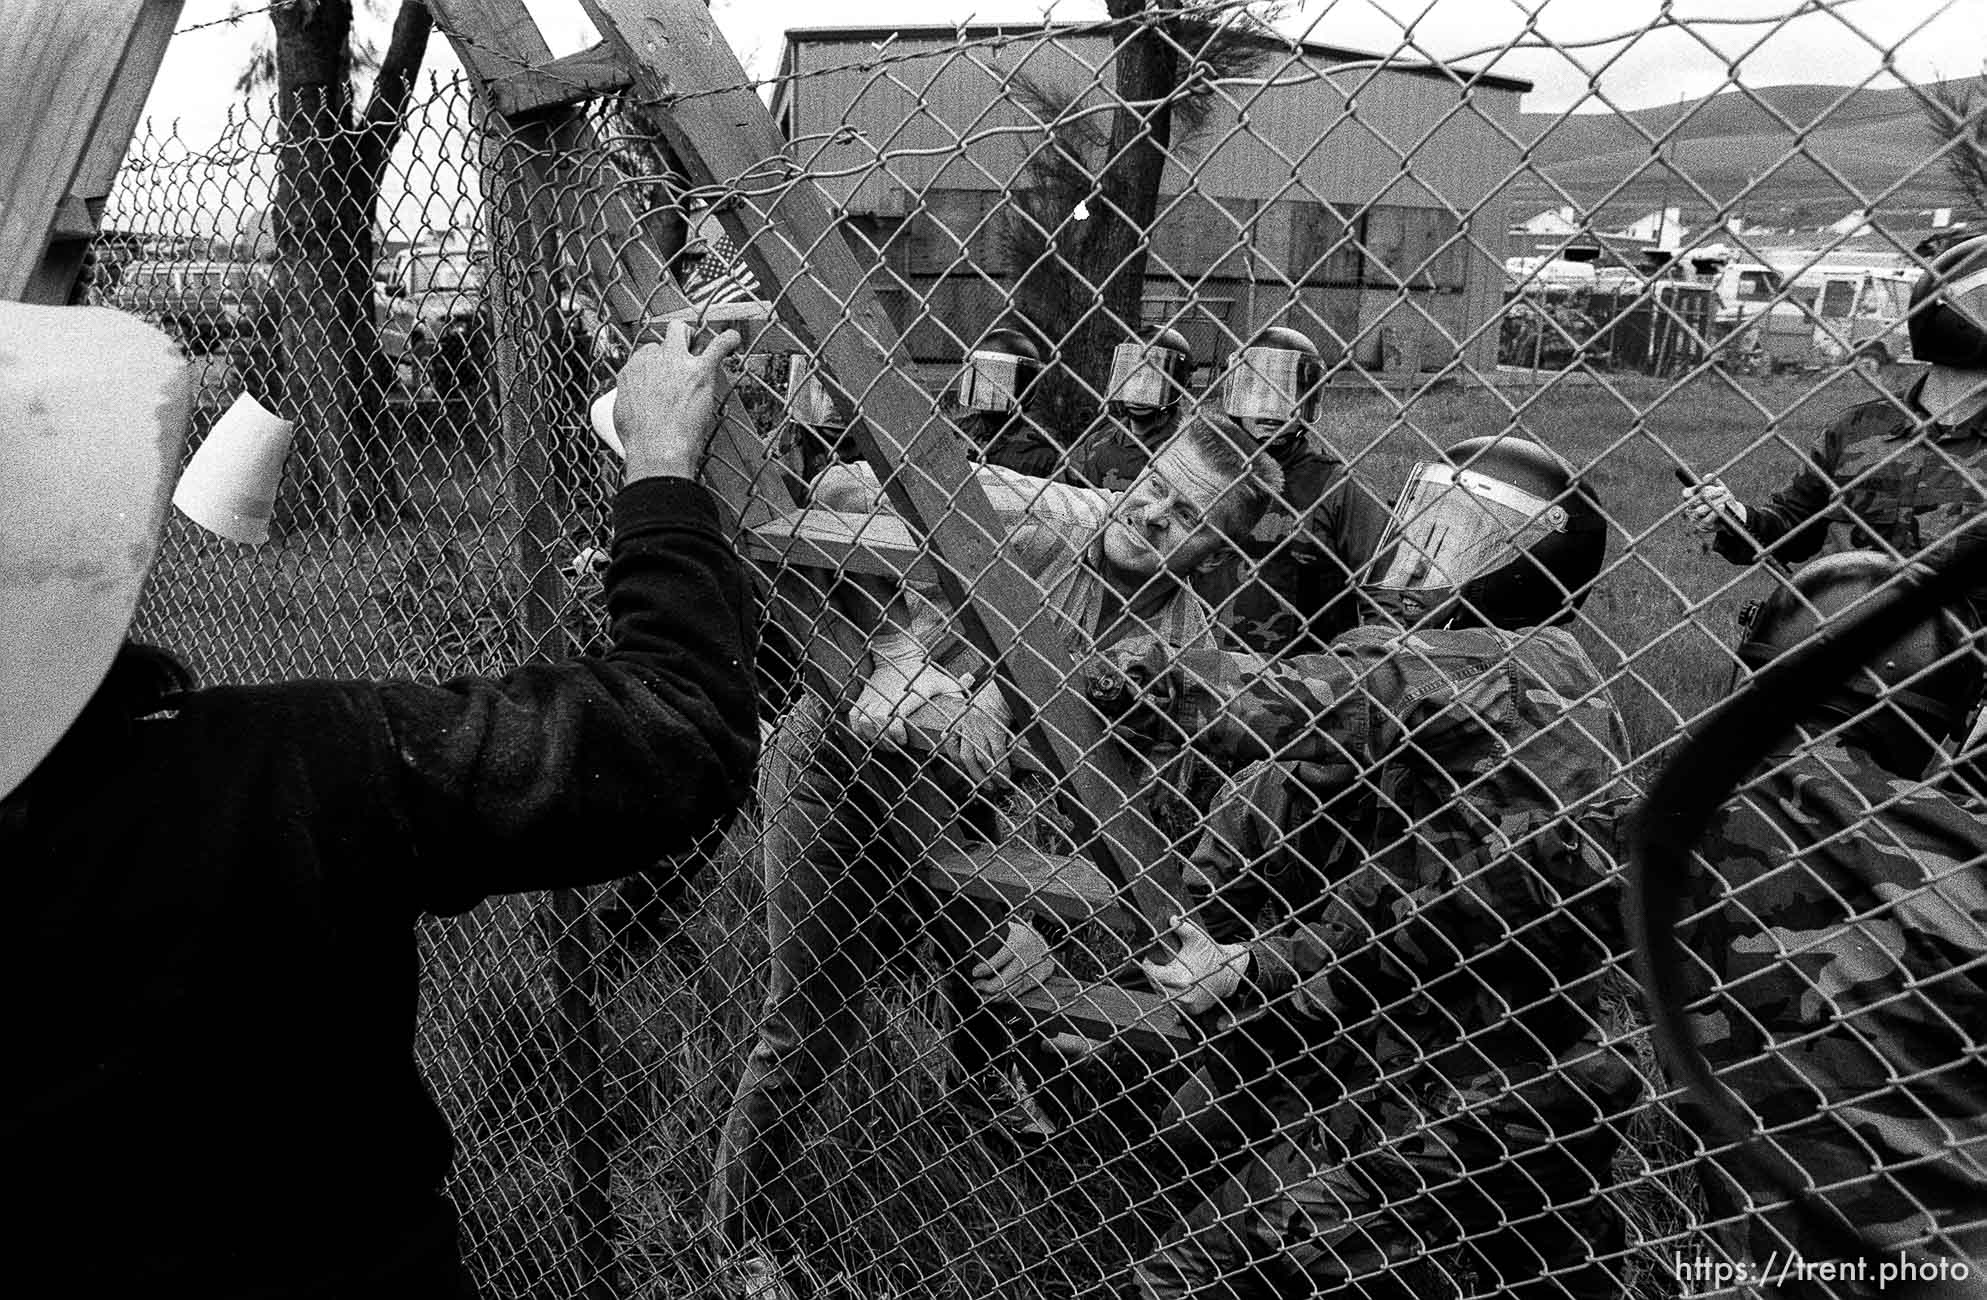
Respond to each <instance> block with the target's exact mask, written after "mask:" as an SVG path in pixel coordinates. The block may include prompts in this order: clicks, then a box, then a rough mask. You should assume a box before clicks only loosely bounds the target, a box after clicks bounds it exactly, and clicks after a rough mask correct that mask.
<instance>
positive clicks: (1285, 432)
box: [1209, 326, 1386, 654]
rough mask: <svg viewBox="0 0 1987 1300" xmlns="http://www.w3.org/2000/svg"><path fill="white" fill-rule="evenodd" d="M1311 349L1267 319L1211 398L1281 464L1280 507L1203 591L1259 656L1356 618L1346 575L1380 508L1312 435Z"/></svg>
mask: <svg viewBox="0 0 1987 1300" xmlns="http://www.w3.org/2000/svg"><path fill="white" fill-rule="evenodd" d="M1324 376H1325V368H1324V362H1323V360H1322V359H1321V358H1320V356H1319V353H1318V347H1317V345H1316V344H1315V343H1313V342H1311V340H1310V339H1308V338H1306V337H1305V336H1304V335H1303V334H1300V333H1299V332H1298V331H1296V330H1293V329H1288V328H1285V327H1283V326H1271V327H1269V328H1268V329H1265V330H1263V331H1262V332H1260V333H1259V334H1257V335H1256V336H1255V337H1254V338H1253V339H1252V340H1251V341H1250V342H1249V344H1248V346H1246V347H1244V348H1241V349H1239V350H1238V351H1237V352H1236V353H1235V355H1234V357H1233V358H1232V359H1231V360H1230V363H1229V366H1228V371H1227V373H1226V374H1225V375H1224V376H1223V377H1222V380H1221V383H1220V385H1219V390H1218V393H1217V395H1216V401H1217V403H1218V405H1219V407H1220V409H1221V411H1222V413H1223V414H1224V415H1227V416H1228V417H1229V418H1231V419H1233V420H1234V421H1235V422H1236V423H1237V424H1239V425H1241V426H1242V427H1243V428H1245V429H1247V430H1249V431H1250V432H1251V433H1252V434H1254V435H1255V437H1256V438H1257V440H1258V442H1259V443H1260V444H1261V445H1262V446H1263V447H1265V448H1266V449H1267V450H1268V452H1269V454H1270V457H1271V459H1273V460H1274V461H1275V462H1276V463H1277V465H1278V466H1279V467H1280V468H1281V469H1282V470H1283V483H1284V500H1283V505H1282V508H1281V509H1279V510H1276V511H1272V512H1271V513H1269V514H1266V515H1265V516H1264V517H1263V519H1262V520H1261V522H1259V523H1258V524H1257V525H1256V528H1255V530H1254V531H1253V532H1251V533H1250V534H1249V536H1248V537H1247V538H1245V539H1244V540H1243V542H1242V544H1241V556H1240V559H1241V564H1240V565H1239V566H1238V568H1237V569H1236V570H1234V571H1231V577H1232V578H1233V579H1234V581H1233V583H1232V588H1231V590H1229V591H1227V592H1220V591H1210V593H1209V598H1210V599H1214V600H1216V601H1217V603H1218V604H1219V605H1220V607H1221V611H1222V622H1223V623H1224V624H1225V625H1226V626H1227V627H1228V628H1229V629H1230V630H1231V632H1232V633H1233V634H1234V636H1235V638H1236V640H1238V641H1239V642H1240V643H1241V644H1242V645H1244V646H1246V647H1247V648H1249V649H1251V650H1255V651H1258V652H1260V653H1263V654H1275V653H1278V652H1282V653H1287V654H1312V653H1315V652H1317V651H1319V650H1322V649H1324V648H1325V646H1326V645H1327V644H1328V643H1329V642H1330V641H1331V639H1332V638H1333V637H1334V636H1336V635H1338V634H1339V633H1340V632H1343V631H1345V630H1346V629H1347V628H1349V627H1351V626H1352V625H1353V624H1355V623H1356V622H1358V620H1359V615H1358V611H1357V608H1356V601H1355V600H1354V599H1353V598H1352V585H1353V575H1354V574H1355V573H1356V572H1357V571H1358V569H1359V567H1360V566H1361V565H1362V564H1364V563H1365V562H1366V560H1367V559H1369V558H1370V557H1371V556H1372V554H1373V548H1374V546H1375V544H1376V543H1377V541H1378V538H1379V531H1380V528H1381V527H1382V525H1383V524H1384V523H1385V519H1386V512H1385V507H1384V506H1383V505H1382V504H1381V503H1380V501H1379V500H1378V499H1377V498H1375V497H1374V496H1373V494H1372V493H1371V492H1370V491H1368V490H1367V488H1366V486H1365V485H1364V484H1363V483H1361V482H1360V481H1359V480H1358V479H1357V478H1355V477H1354V476H1353V474H1352V473H1351V471H1350V470H1349V469H1347V467H1346V465H1345V462H1344V461H1342V460H1340V459H1339V457H1338V456H1337V455H1336V454H1334V453H1333V451H1332V450H1331V448H1330V447H1329V446H1327V445H1326V443H1325V441H1324V439H1323V438H1322V437H1321V436H1320V435H1319V434H1318V432H1317V419H1318V410H1319V406H1320V403H1321V401H1322V392H1323V384H1324Z"/></svg>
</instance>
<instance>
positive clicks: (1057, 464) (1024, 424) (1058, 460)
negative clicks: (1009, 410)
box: [979, 419, 1064, 479]
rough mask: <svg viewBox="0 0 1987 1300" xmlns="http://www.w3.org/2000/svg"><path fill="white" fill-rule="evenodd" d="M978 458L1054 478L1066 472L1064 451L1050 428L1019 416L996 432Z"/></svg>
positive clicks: (1025, 472)
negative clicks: (1050, 431)
mask: <svg viewBox="0 0 1987 1300" xmlns="http://www.w3.org/2000/svg"><path fill="white" fill-rule="evenodd" d="M979 459H980V460H981V461H982V462H984V463H985V464H988V465H998V466H1000V467H1001V468H1003V469H1011V470H1013V471H1014V472H1015V473H1017V474H1027V475H1029V476H1031V477H1033V478H1050V479H1052V478H1055V477H1056V476H1057V475H1058V474H1061V473H1062V472H1063V464H1064V451H1063V448H1062V445H1061V444H1060V443H1058V442H1057V441H1056V439H1055V437H1054V436H1053V435H1051V434H1050V433H1049V432H1048V431H1047V430H1045V429H1043V428H1041V427H1040V426H1038V425H1036V424H1034V423H1033V422H1031V421H1028V420H1020V419H1017V420H1011V421H1009V422H1008V424H1007V427H1006V428H1004V429H1002V430H1001V431H1000V432H999V433H998V434H996V435H995V436H994V440H993V441H992V442H990V443H988V444H987V447H986V450H985V451H984V452H983V453H981V455H980V457H979Z"/></svg>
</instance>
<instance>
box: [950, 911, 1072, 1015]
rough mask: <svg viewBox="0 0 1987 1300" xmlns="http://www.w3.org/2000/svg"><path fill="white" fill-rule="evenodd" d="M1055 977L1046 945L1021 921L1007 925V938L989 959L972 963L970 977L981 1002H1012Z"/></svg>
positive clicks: (1034, 930) (1036, 933) (1046, 941)
mask: <svg viewBox="0 0 1987 1300" xmlns="http://www.w3.org/2000/svg"><path fill="white" fill-rule="evenodd" d="M1055 973H1056V959H1055V958H1054V957H1053V956H1051V955H1050V953H1049V941H1048V940H1047V939H1044V938H1043V937H1042V935H1041V932H1040V931H1038V930H1036V929H1035V927H1034V926H1032V925H1029V924H1027V923H1026V922H1024V921H1009V922H1008V923H1007V938H1005V939H1003V940H1002V941H1001V945H1000V951H999V952H996V953H995V954H994V955H993V956H992V957H991V958H990V959H988V960H986V961H983V962H976V963H974V966H973V969H972V970H971V971H970V972H969V976H970V979H971V982H972V985H973V991H974V992H975V993H978V994H979V995H980V996H981V997H983V998H1012V997H1017V996H1019V995H1020V994H1023V993H1026V992H1027V991H1028V990H1030V989H1034V988H1040V987H1041V986H1042V984H1043V982H1044V981H1046V980H1048V979H1049V977H1050V976H1052V975H1054V974H1055Z"/></svg>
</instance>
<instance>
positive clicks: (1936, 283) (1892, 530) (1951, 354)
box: [1683, 235, 1987, 604]
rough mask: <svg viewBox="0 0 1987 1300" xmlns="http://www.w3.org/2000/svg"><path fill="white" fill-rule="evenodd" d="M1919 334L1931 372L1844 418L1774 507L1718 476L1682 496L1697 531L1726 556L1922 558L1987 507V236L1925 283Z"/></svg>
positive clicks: (1967, 244) (1742, 560) (1917, 346)
mask: <svg viewBox="0 0 1987 1300" xmlns="http://www.w3.org/2000/svg"><path fill="white" fill-rule="evenodd" d="M1910 336H1911V353H1912V355H1913V356H1914V357H1915V358H1917V359H1918V360H1919V361H1924V362H1929V363H1930V364H1931V369H1930V370H1928V371H1926V372H1925V374H1924V375H1923V376H1922V377H1920V378H1919V380H1918V381H1917V382H1916V383H1915V384H1913V385H1912V387H1911V388H1910V389H1909V390H1908V391H1906V392H1905V393H1904V394H1903V395H1902V396H1901V397H1899V396H1887V397H1883V398H1879V399H1878V400H1876V401H1870V402H1864V403H1861V404H1859V405H1856V406H1852V407H1850V408H1849V409H1848V410H1846V411H1844V412H1843V413H1842V414H1841V415H1838V416H1837V417H1836V418H1835V419H1834V420H1833V421H1832V422H1831V423H1830V424H1829V425H1828V427H1827V428H1826V429H1824V430H1823V431H1822V435H1821V437H1820V438H1819V439H1818V440H1817V441H1816V443H1815V445H1814V447H1813V448H1812V449H1811V450H1810V451H1809V453H1808V458H1807V463H1806V464H1804V465H1803V466H1802V467H1801V469H1800V470H1799V471H1798V472H1797V473H1796V474H1795V475H1794V477H1793V479H1792V480H1791V481H1790V482H1789V483H1788V484H1787V485H1786V486H1785V487H1783V488H1781V489H1780V491H1778V492H1776V493H1774V495H1773V497H1772V498H1771V499H1770V500H1769V501H1767V502H1766V503H1764V504H1753V503H1748V502H1744V501H1741V500H1739V499H1738V498H1737V497H1735V496H1733V494H1732V493H1731V491H1730V490H1729V489H1727V488H1726V487H1725V485H1724V484H1723V483H1720V482H1719V481H1718V480H1716V479H1705V480H1703V481H1702V482H1700V483H1697V484H1695V485H1693V486H1691V487H1686V488H1685V489H1684V490H1683V500H1684V508H1685V511H1686V513H1687V514H1688V516H1689V518H1690V521H1691V524H1692V526H1693V527H1695V528H1697V529H1699V530H1700V531H1703V532H1706V533H1709V534H1710V535H1711V539H1712V546H1713V547H1714V548H1715V549H1716V550H1717V552H1718V553H1719V554H1720V555H1722V556H1724V557H1725V558H1726V559H1728V560H1730V561H1731V562H1732V563H1734V564H1752V563H1756V562H1757V561H1759V560H1760V559H1762V558H1770V559H1775V560H1779V561H1781V562H1783V563H1786V564H1798V563H1800V562H1801V561H1803V560H1806V559H1809V558H1811V557H1812V556H1814V555H1816V554H1818V553H1819V552H1820V551H1821V550H1822V549H1823V546H1824V544H1825V543H1828V542H1829V541H1830V538H1831V535H1832V536H1833V539H1834V540H1833V544H1832V546H1830V549H1833V550H1842V549H1850V548H1868V549H1872V550H1877V551H1881V552H1884V553H1886V554H1889V555H1893V556H1897V557H1901V558H1904V559H1911V558H1914V557H1916V556H1917V555H1919V554H1920V553H1921V552H1922V551H1923V550H1924V549H1925V548H1926V547H1928V546H1932V545H1935V544H1936V543H1938V542H1939V541H1940V540H1941V539H1942V538H1944V537H1945V536H1946V535H1947V534H1949V533H1950V532H1952V530H1953V529H1954V528H1956V527H1957V526H1958V525H1959V524H1961V523H1963V522H1964V521H1966V520H1968V519H1971V518H1972V517H1973V516H1974V515H1976V514H1978V513H1979V512H1980V510H1981V508H1982V506H1983V505H1987V235H1982V236H1978V237H1975V238H1973V239H1968V240H1964V241H1962V242H1960V243H1958V244H1955V245H1953V246H1952V247H1951V248H1949V249H1947V250H1946V251H1945V252H1943V253H1941V254H1940V255H1939V256H1938V257H1937V258H1935V259H1933V261H1932V263H1931V265H1930V266H1929V267H1928V268H1927V269H1926V271H1925V274H1924V275H1922V276H1921V277H1919V280H1918V283H1917V285H1916V286H1915V287H1914V288H1913V290H1912V294H1911V317H1910ZM1975 600H1976V604H1978V603H1980V598H1979V597H1976V598H1975Z"/></svg>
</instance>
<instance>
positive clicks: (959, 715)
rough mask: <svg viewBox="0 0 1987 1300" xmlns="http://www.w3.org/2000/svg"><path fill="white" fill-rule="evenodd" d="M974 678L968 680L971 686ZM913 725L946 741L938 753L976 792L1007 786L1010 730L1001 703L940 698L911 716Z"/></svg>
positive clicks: (977, 697)
mask: <svg viewBox="0 0 1987 1300" xmlns="http://www.w3.org/2000/svg"><path fill="white" fill-rule="evenodd" d="M970 682H971V678H967V679H966V683H970ZM909 721H910V725H911V726H913V727H917V728H919V729H920V730H923V731H929V732H931V733H933V734H935V735H938V736H942V737H943V738H944V739H943V740H942V742H941V743H940V745H939V747H938V752H939V753H941V754H943V755H944V756H945V757H947V758H949V759H951V760H952V762H953V764H954V765H955V766H956V767H958V769H959V770H960V772H961V773H963V774H964V775H965V777H966V780H967V781H968V782H970V783H971V784H972V786H973V787H974V788H975V789H979V788H981V787H984V786H989V785H1004V784H1006V782H1007V773H1008V758H1007V756H1008V748H1009V745H1010V743H1011V741H1012V740H1013V733H1012V732H1011V731H1009V730H1008V727H1007V721H1006V719H1005V718H1004V717H1003V716H1002V711H1001V709H1000V707H999V704H998V701H997V699H994V698H989V697H987V696H984V695H977V694H976V695H940V696H937V697H935V698H933V699H930V700H928V701H926V702H925V703H924V704H922V705H920V706H919V707H918V708H917V709H916V710H915V711H913V712H912V713H911V715H910V719H909Z"/></svg>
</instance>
